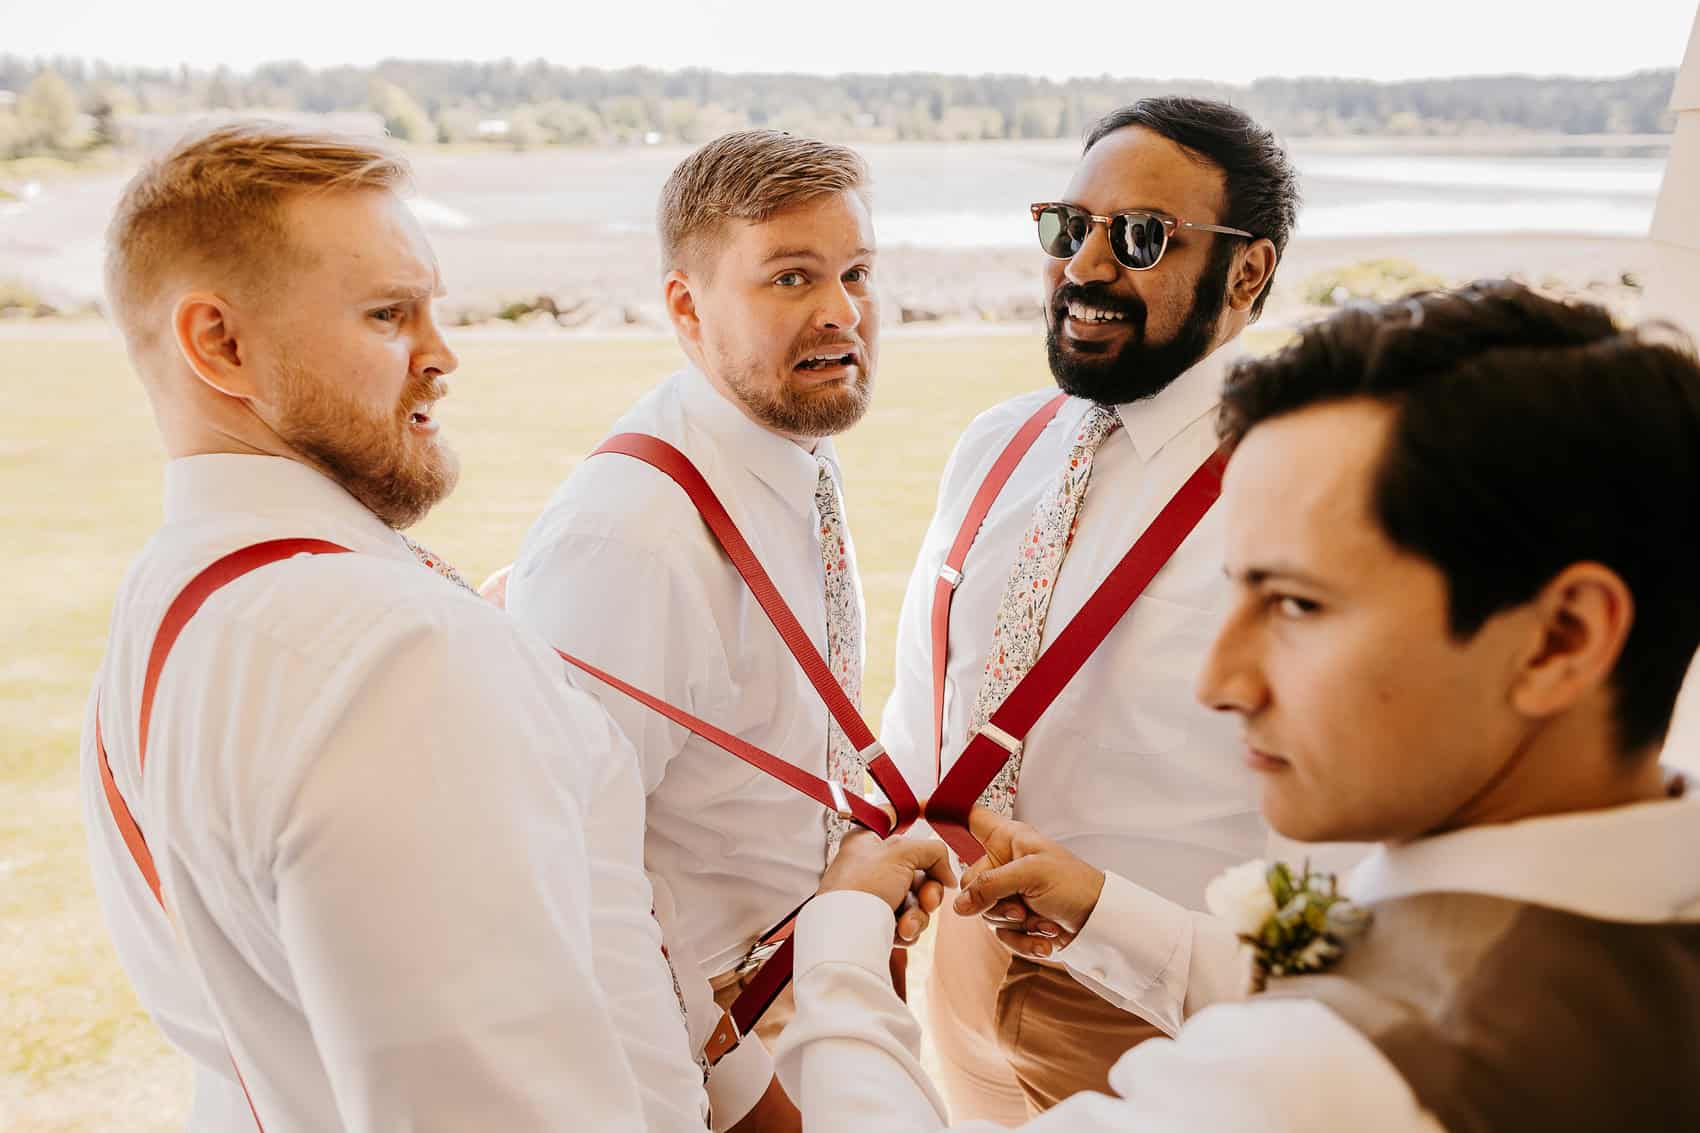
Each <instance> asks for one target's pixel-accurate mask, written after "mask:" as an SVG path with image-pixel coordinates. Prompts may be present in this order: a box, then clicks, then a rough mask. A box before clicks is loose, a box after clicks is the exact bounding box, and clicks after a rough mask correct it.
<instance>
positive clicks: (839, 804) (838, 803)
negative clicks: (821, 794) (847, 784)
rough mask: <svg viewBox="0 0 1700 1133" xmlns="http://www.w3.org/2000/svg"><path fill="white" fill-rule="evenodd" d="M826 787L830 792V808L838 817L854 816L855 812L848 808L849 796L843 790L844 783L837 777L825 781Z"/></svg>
mask: <svg viewBox="0 0 1700 1133" xmlns="http://www.w3.org/2000/svg"><path fill="white" fill-rule="evenodd" d="M826 785H827V789H828V790H830V791H831V792H832V808H833V809H834V810H836V811H837V812H838V817H840V818H855V817H856V813H855V811H852V810H851V809H850V796H849V795H847V794H845V792H844V784H843V783H840V782H839V781H838V780H837V779H828V780H827V781H826Z"/></svg>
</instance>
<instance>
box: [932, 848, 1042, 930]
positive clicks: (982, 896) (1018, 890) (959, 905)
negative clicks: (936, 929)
mask: <svg viewBox="0 0 1700 1133" xmlns="http://www.w3.org/2000/svg"><path fill="white" fill-rule="evenodd" d="M1044 880H1045V871H1044V868H1043V866H1042V864H1041V862H1040V860H1039V859H1038V858H1033V857H1026V858H1017V859H1016V860H1015V861H1013V862H1011V863H1009V864H1008V865H1003V866H999V867H997V868H996V869H989V870H987V871H985V872H984V873H982V874H980V876H979V877H976V878H974V879H973V880H972V881H971V882H969V883H968V884H967V886H966V887H965V888H964V889H963V890H962V892H961V893H960V894H958V895H957V898H956V904H955V906H954V908H955V909H956V911H957V912H958V913H960V914H962V915H963V916H973V915H974V914H975V913H983V912H985V911H986V910H987V909H989V908H991V907H992V906H993V905H995V904H997V903H998V902H999V901H1001V900H1003V899H1004V898H1005V897H1026V896H1027V893H1028V890H1029V889H1032V888H1037V887H1039V886H1040V885H1041V884H1042V883H1043V882H1044Z"/></svg>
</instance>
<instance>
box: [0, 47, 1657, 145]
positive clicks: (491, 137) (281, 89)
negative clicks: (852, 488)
mask: <svg viewBox="0 0 1700 1133" xmlns="http://www.w3.org/2000/svg"><path fill="white" fill-rule="evenodd" d="M1674 79H1675V71H1673V70H1656V71H1643V72H1637V73H1635V74H1632V75H1627V76H1624V77H1621V78H1614V79H1579V78H1564V77H1530V76H1483V77H1478V78H1463V79H1435V80H1424V81H1416V82H1397V83H1376V82H1369V81H1365V80H1356V79H1326V78H1299V79H1261V80H1258V81H1256V82H1253V83H1251V84H1249V85H1243V86H1237V85H1229V84H1224V83H1212V82H1204V81H1158V80H1153V79H1137V78H1112V77H1108V76H1106V77H1102V78H1096V79H1071V80H1068V81H1065V82H1057V81H1052V80H1048V79H1040V78H1031V77H1025V76H1017V75H936V74H897V75H872V74H869V75H857V74H847V75H837V76H831V77H822V76H813V75H796V74H722V73H720V72H717V71H709V70H685V71H674V72H663V71H656V70H648V69H644V68H631V69H626V70H617V71H608V70H596V69H591V68H579V67H563V66H556V65H554V64H550V63H547V62H544V61H542V60H538V61H535V62H529V63H527V62H517V61H512V60H509V61H503V62H496V63H476V62H425V61H406V60H390V61H386V62H383V63H379V64H377V65H376V66H370V67H354V66H342V67H330V68H323V69H314V68H310V67H307V66H305V65H304V64H301V63H295V62H279V63H268V64H265V65H263V66H260V67H258V68H256V69H255V70H254V71H253V72H251V73H245V74H238V73H235V72H232V71H229V70H226V69H222V68H221V69H218V70H214V71H195V70H190V69H188V68H179V69H175V70H173V69H154V68H138V67H116V66H111V65H108V64H105V63H101V62H98V61H93V62H91V61H86V60H79V59H25V58H21V57H16V56H6V55H0V158H5V157H16V156H24V155H29V154H52V155H61V156H63V155H68V154H75V153H80V152H87V151H90V150H97V149H99V148H101V147H104V146H109V145H111V144H113V143H115V142H120V141H122V140H123V139H124V137H125V127H126V123H128V122H134V121H138V120H147V119H150V118H151V119H159V118H162V117H163V118H169V117H174V116H181V115H189V114H195V113H200V112H205V111H210V110H238V111H240V110H251V111H261V110H269V111H298V112H300V111H305V112H315V113H331V112H343V113H347V112H364V113H369V114H374V115H377V116H379V117H381V118H382V120H383V122H384V124H385V126H386V127H387V129H388V130H389V132H390V133H391V134H393V135H395V136H396V137H398V138H401V139H403V140H405V141H408V142H414V143H421V144H429V143H449V144H460V143H486V144H496V145H505V146H514V147H521V148H524V147H530V146H538V145H616V144H623V143H624V144H629V143H634V142H687V143H689V142H699V141H702V140H704V139H707V138H711V137H714V136H715V135H717V134H720V133H723V132H725V131H727V130H732V129H738V128H742V127H745V126H770V127H774V128H778V129H785V130H792V131H795V132H798V133H806V134H810V135H814V136H817V137H825V138H832V139H836V140H841V141H863V142H867V141H911V140H914V141H977V140H989V139H1012V138H1061V137H1077V136H1078V135H1079V134H1080V133H1081V130H1082V128H1083V127H1084V126H1085V125H1086V124H1088V123H1090V122H1091V121H1093V120H1094V119H1095V118H1096V117H1098V116H1099V115H1100V114H1102V113H1103V112H1104V111H1106V110H1108V109H1110V108H1112V107H1115V106H1118V105H1121V104H1124V103H1126V102H1129V101H1131V100H1133V99H1135V98H1138V97H1140V96H1142V95H1147V94H1154V93H1187V94H1197V95H1204V96H1208V97H1213V98H1221V99H1226V100H1229V101H1232V102H1234V103H1235V104H1237V105H1240V106H1243V107H1245V108H1246V109H1247V110H1249V111H1250V112H1251V113H1253V114H1254V115H1256V116H1257V117H1258V118H1259V119H1260V120H1262V121H1264V122H1267V123H1269V124H1270V125H1272V126H1273V127H1274V128H1275V129H1276V130H1278V131H1279V132H1280V133H1281V134H1283V135H1284V136H1286V137H1289V138H1297V137H1338V136H1352V135H1379V136H1406V137H1457V136H1499V135H1518V134H1530V133H1541V134H1655V133H1663V132H1667V131H1668V130H1670V129H1671V127H1672V124H1673V120H1672V118H1671V116H1670V114H1669V113H1668V112H1667V110H1666V104H1667V102H1668V100H1669V98H1670V93H1671V87H1672V84H1673V82H1674Z"/></svg>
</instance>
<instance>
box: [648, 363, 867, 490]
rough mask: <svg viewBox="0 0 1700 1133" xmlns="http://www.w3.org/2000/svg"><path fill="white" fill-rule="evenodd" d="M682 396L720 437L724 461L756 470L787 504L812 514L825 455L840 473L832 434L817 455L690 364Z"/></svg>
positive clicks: (699, 421)
mask: <svg viewBox="0 0 1700 1133" xmlns="http://www.w3.org/2000/svg"><path fill="white" fill-rule="evenodd" d="M679 393H680V398H681V400H682V401H683V403H684V406H685V411H686V413H687V414H688V415H689V419H690V421H691V423H692V424H693V425H694V426H696V427H697V428H700V429H702V430H703V431H704V432H706V433H708V434H709V435H710V436H711V437H713V438H714V440H715V442H716V444H715V449H716V451H717V456H718V458H719V459H721V460H723V461H725V462H726V463H727V464H728V465H731V466H734V467H742V468H745V469H747V470H748V471H749V472H751V473H753V474H754V475H755V476H756V477H757V478H758V479H760V480H761V481H762V482H763V483H764V484H766V485H767V486H768V487H769V488H772V489H773V491H774V493H775V494H776V495H778V496H779V498H780V499H782V500H784V501H785V503H786V504H787V505H788V506H789V507H791V508H792V509H794V510H795V511H797V512H798V513H799V514H801V515H804V516H812V515H813V514H814V506H815V488H816V486H817V485H819V483H820V464H819V463H818V462H817V461H816V459H815V458H816V457H822V458H824V459H825V460H826V461H827V463H828V464H829V465H830V466H831V467H832V470H833V475H834V476H835V477H838V475H839V471H838V450H837V448H836V447H834V445H833V443H832V438H831V437H822V438H821V439H820V441H819V442H818V443H817V444H816V445H815V451H814V452H813V453H812V454H811V453H808V452H805V451H804V450H803V449H802V448H801V447H800V446H798V445H797V444H796V443H794V442H792V441H790V440H787V439H786V438H785V437H782V436H780V435H779V434H778V433H775V432H772V431H770V430H768V429H766V428H763V427H762V426H760V425H758V424H756V423H755V422H754V421H752V420H750V419H749V417H747V416H745V414H744V411H743V410H742V409H739V408H738V407H737V406H736V405H734V404H733V403H732V402H731V401H730V400H728V399H727V397H726V396H725V395H724V394H722V393H721V392H720V391H719V390H717V389H715V388H714V385H713V383H711V382H710V381H709V380H708V377H707V375H705V374H704V373H703V372H702V371H701V370H699V369H697V368H696V367H695V366H687V367H686V368H685V371H684V373H683V374H682V375H680V378H679Z"/></svg>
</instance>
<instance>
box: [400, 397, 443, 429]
mask: <svg viewBox="0 0 1700 1133" xmlns="http://www.w3.org/2000/svg"><path fill="white" fill-rule="evenodd" d="M435 408H436V403H435V402H427V403H425V404H423V405H420V406H418V407H416V408H415V409H414V410H413V412H411V413H409V414H408V415H407V424H408V426H409V427H410V428H412V429H414V430H416V431H418V432H421V433H435V432H436V431H437V428H438V426H437V419H436V418H435V417H433V416H431V410H433V409H435Z"/></svg>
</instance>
